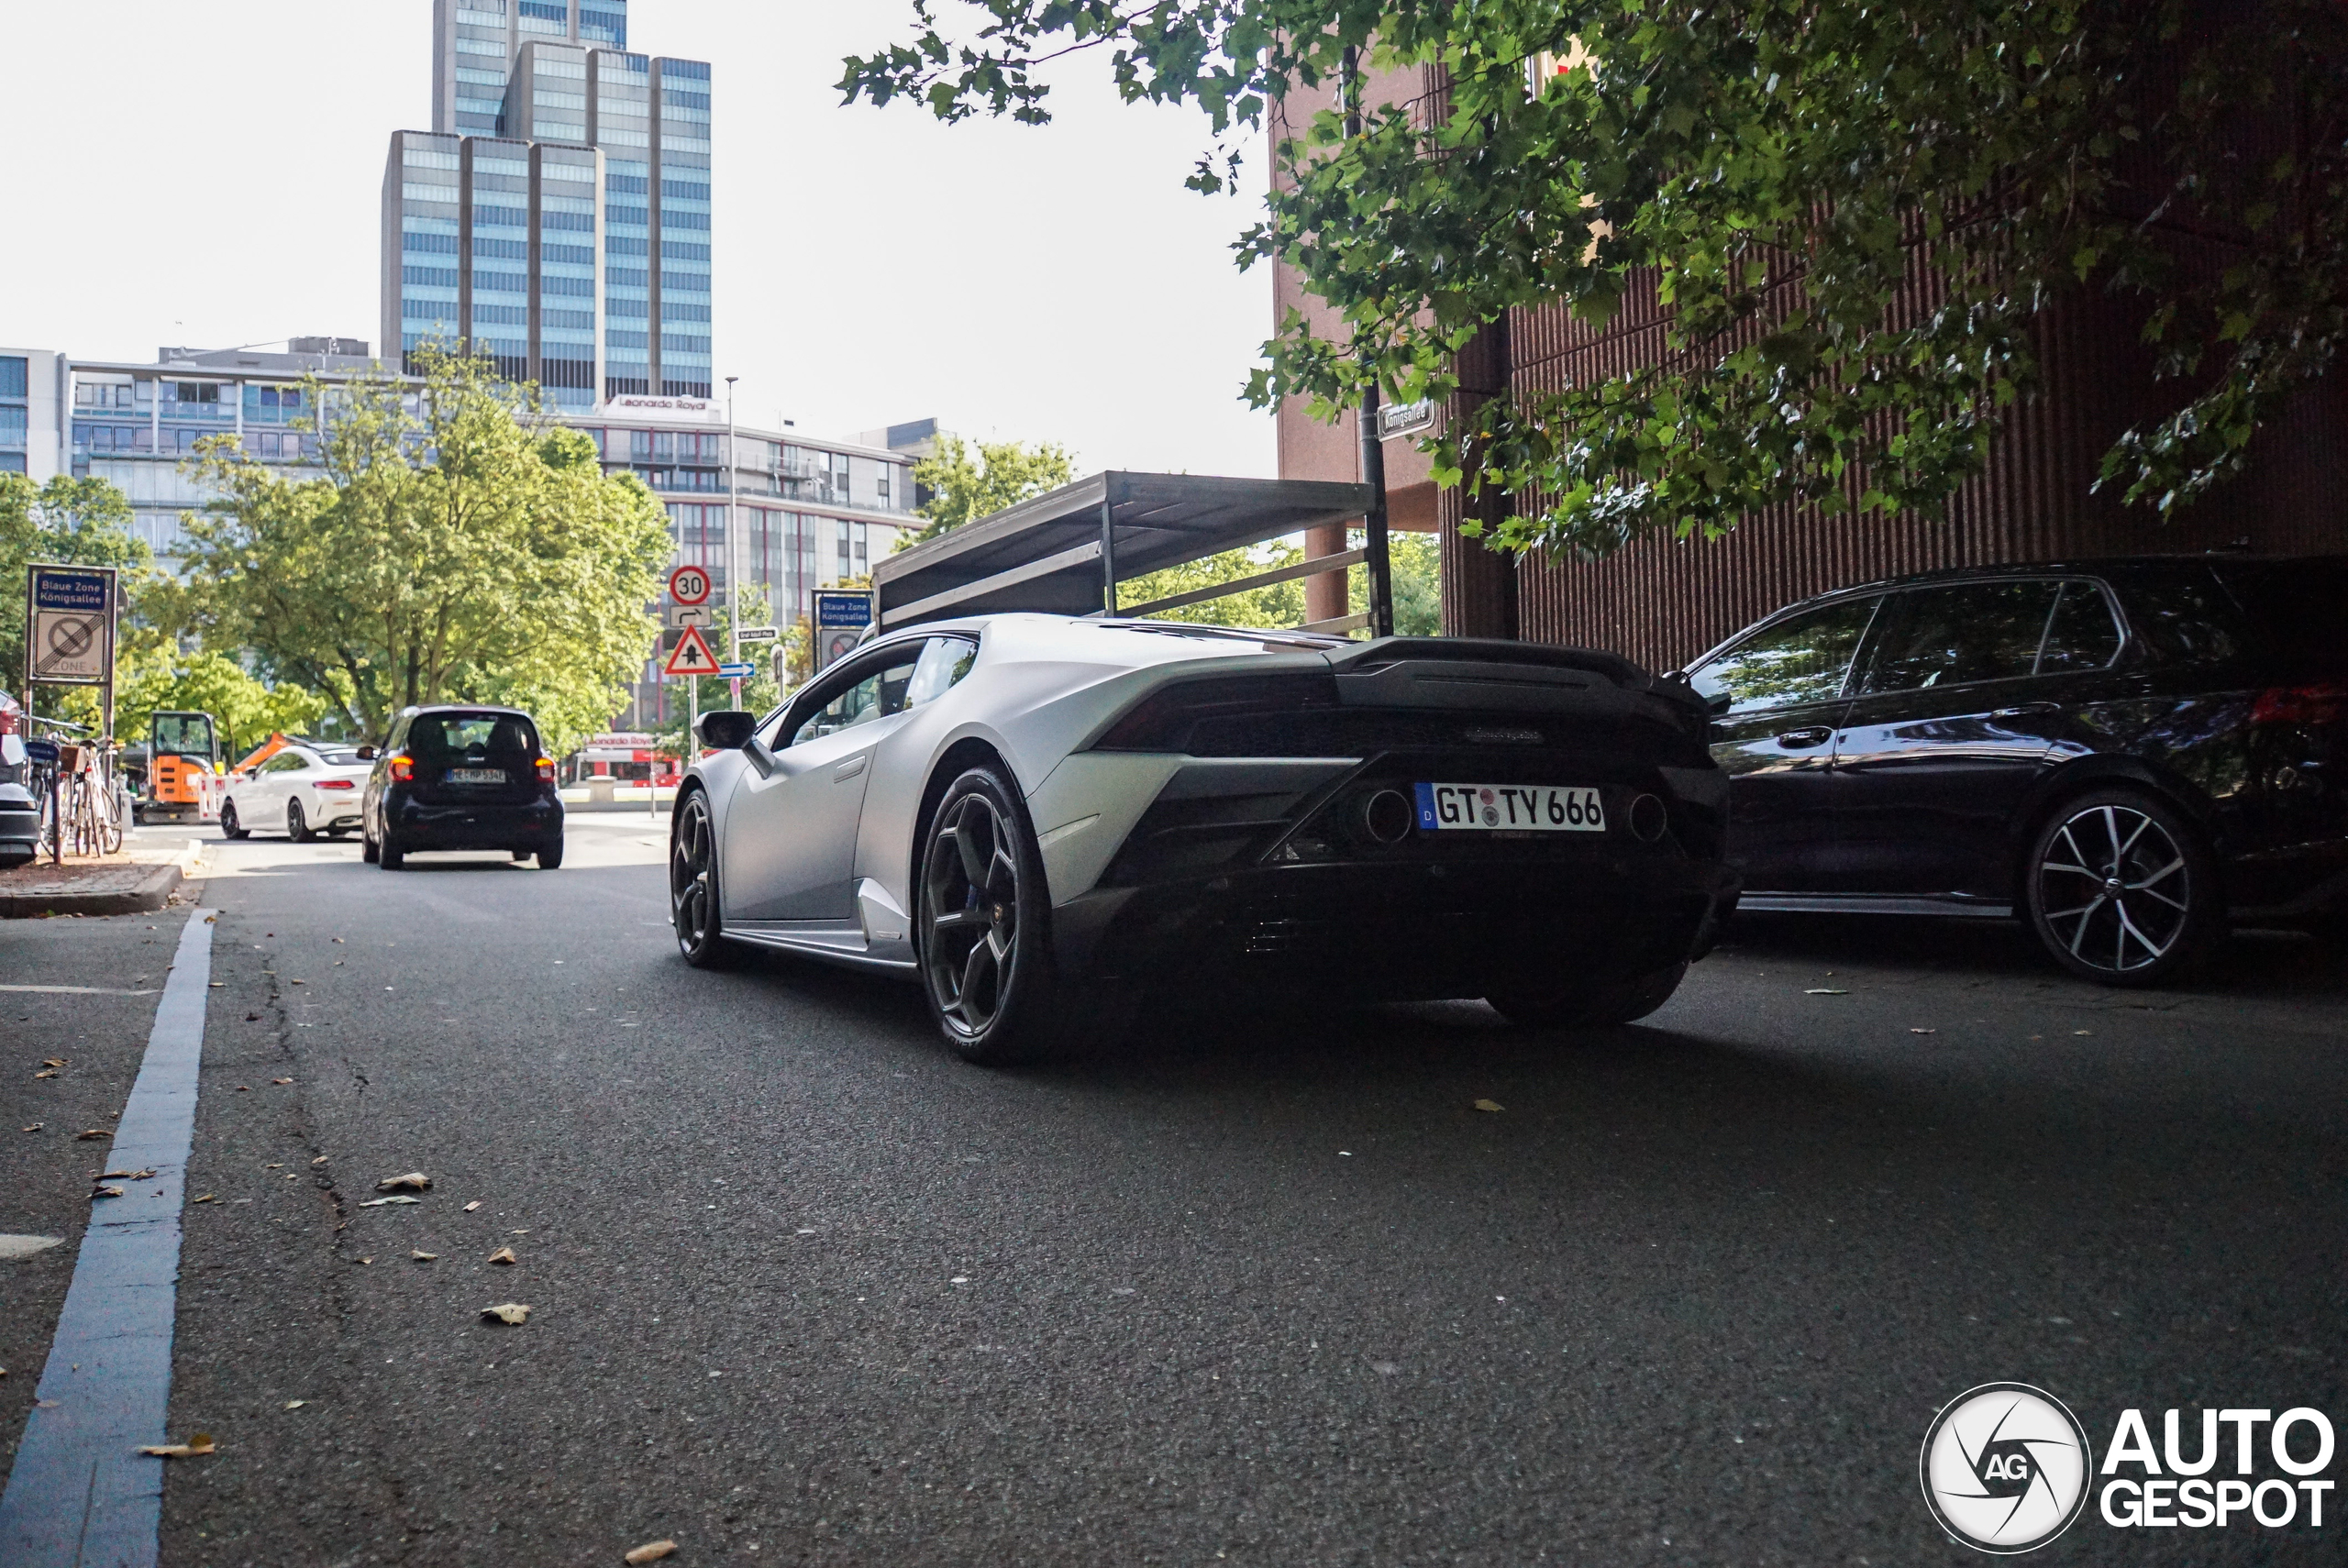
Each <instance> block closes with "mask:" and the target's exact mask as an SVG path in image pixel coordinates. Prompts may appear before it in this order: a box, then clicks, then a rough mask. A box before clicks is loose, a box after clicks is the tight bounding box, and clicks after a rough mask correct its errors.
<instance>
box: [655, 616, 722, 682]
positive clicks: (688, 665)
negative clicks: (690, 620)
mask: <svg viewBox="0 0 2348 1568" xmlns="http://www.w3.org/2000/svg"><path fill="white" fill-rule="evenodd" d="M663 668H664V673H666V674H669V675H715V674H716V673H717V671H718V663H717V656H716V655H715V654H714V653H711V652H710V651H709V644H708V643H707V642H706V641H705V640H703V637H702V635H701V628H700V627H699V626H687V627H686V628H685V631H684V635H682V636H681V637H679V638H678V639H677V651H676V652H675V653H672V654H670V656H669V662H668V664H667V665H666V666H665V667H663Z"/></svg>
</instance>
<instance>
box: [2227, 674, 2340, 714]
mask: <svg viewBox="0 0 2348 1568" xmlns="http://www.w3.org/2000/svg"><path fill="white" fill-rule="evenodd" d="M2343 705H2348V685H2342V683H2340V682H2339V681H2336V680H2334V681H2326V682H2325V683H2324V684H2322V685H2320V686H2270V687H2268V688H2267V689H2266V690H2264V691H2262V692H2260V693H2259V694H2258V701H2256V702H2254V703H2253V704H2251V709H2250V722H2251V723H2254V724H2333V723H2339V722H2340V715H2341V712H2342V708H2343Z"/></svg>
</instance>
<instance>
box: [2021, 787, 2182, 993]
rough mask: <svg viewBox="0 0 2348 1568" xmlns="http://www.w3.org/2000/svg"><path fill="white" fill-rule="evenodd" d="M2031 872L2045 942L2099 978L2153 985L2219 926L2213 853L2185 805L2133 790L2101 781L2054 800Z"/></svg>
mask: <svg viewBox="0 0 2348 1568" xmlns="http://www.w3.org/2000/svg"><path fill="white" fill-rule="evenodd" d="M2026 878H2027V880H2026V882H2025V884H2024V893H2025V898H2026V901H2027V903H2028V905H2029V910H2030V923H2031V928H2032V930H2033V931H2034V932H2036V933H2037V935H2038V940H2039V942H2040V944H2042V945H2043V946H2044V947H2045V949H2046V951H2047V953H2048V954H2049V955H2051V956H2053V958H2054V961H2055V962H2056V963H2058V964H2060V965H2062V966H2063V967H2065V968H2066V969H2068V970H2069V971H2070V972H2071V973H2072V974H2074V975H2077V976H2079V977H2081V978H2083V979H2088V980H2095V981H2098V982H2099V983H2101V984H2103V985H2107V986H2149V985H2157V984H2159V983H2160V982H2162V981H2163V980H2165V979H2168V978H2169V977H2172V976H2174V975H2176V973H2178V972H2179V971H2180V970H2183V969H2186V968H2187V967H2189V966H2192V965H2193V964H2194V963H2195V962H2196V961H2198V959H2200V958H2201V957H2202V956H2203V955H2205V954H2206V953H2207V952H2208V951H2209V948H2210V944H2211V943H2212V942H2213V941H2214V940H2215V938H2216V937H2217V936H2218V935H2219V933H2221V930H2222V929H2223V923H2224V922H2223V910H2222V908H2221V890H2220V888H2219V878H2218V867H2217V858H2216V856H2213V855H2212V854H2211V853H2210V849H2209V847H2208V845H2207V844H2206V843H2205V842H2204V841H2203V839H2202V836H2201V834H2200V833H2199V832H2198V831H2197V830H2196V829H2195V827H2194V826H2193V824H2192V823H2189V822H2187V820H2186V818H2185V817H2184V815H2183V814H2182V813H2180V812H2176V811H2175V810H2173V809H2171V808H2170V807H2169V806H2167V805H2165V803H2163V802H2162V801H2158V800H2156V799H2154V797H2153V796H2151V795H2148V794H2143V793H2141V792H2139V791H2137V790H2124V789H2123V790H2096V791H2094V792H2093V793H2090V794H2088V795H2083V796H2081V797H2080V798H2078V799H2077V800H2076V801H2067V802H2066V803H2065V804H2064V805H2062V806H2060V807H2058V808H2056V810H2055V811H2054V813H2053V814H2052V815H2051V816H2049V817H2048V818H2047V821H2046V823H2045V825H2044V826H2043V828H2041V829H2040V830H2039V834H2038V838H2037V842H2036V843H2035V844H2033V845H2032V847H2031V854H2030V862H2029V865H2028V867H2027V868H2026Z"/></svg>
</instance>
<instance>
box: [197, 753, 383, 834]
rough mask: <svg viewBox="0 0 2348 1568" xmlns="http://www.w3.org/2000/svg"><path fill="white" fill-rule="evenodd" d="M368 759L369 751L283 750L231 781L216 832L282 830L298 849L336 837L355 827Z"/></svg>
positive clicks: (357, 823)
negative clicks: (319, 838) (322, 836)
mask: <svg viewBox="0 0 2348 1568" xmlns="http://www.w3.org/2000/svg"><path fill="white" fill-rule="evenodd" d="M362 752H364V753H366V754H367V755H365V756H362V755H361V754H362ZM371 755H372V748H369V747H358V748H354V747H349V746H319V745H291V746H287V747H286V748H285V749H284V750H282V751H281V752H279V753H278V754H277V755H276V756H272V757H271V758H270V759H269V760H268V761H267V762H264V763H262V764H261V765H260V767H256V768H255V769H253V770H252V772H250V773H249V774H242V775H239V776H238V777H237V778H233V779H231V780H229V783H228V796H227V800H225V801H222V802H221V803H220V831H221V832H222V833H224V834H227V835H228V836H229V837H230V838H245V837H248V836H249V835H250V834H252V832H253V831H254V830H255V829H257V828H258V829H260V830H262V831H264V832H275V831H277V830H279V829H282V830H283V831H284V834H285V836H286V837H288V838H290V839H293V840H294V842H295V843H297V844H307V843H309V842H310V841H311V840H312V839H314V838H316V837H317V836H318V835H319V834H332V835H334V836H335V837H338V838H339V837H340V836H341V835H343V834H347V833H349V832H350V831H351V830H353V829H354V828H356V827H358V825H359V798H360V794H361V793H362V792H363V791H364V790H366V788H367V774H368V771H369V769H370V767H371V763H370V761H369V760H368V757H369V756H371Z"/></svg>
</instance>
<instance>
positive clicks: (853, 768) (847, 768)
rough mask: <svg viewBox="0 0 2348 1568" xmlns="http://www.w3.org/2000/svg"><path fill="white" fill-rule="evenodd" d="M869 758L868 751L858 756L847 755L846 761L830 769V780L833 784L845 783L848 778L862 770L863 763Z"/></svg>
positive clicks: (870, 757)
mask: <svg viewBox="0 0 2348 1568" xmlns="http://www.w3.org/2000/svg"><path fill="white" fill-rule="evenodd" d="M871 760H872V754H871V753H870V752H869V751H868V752H864V753H862V754H860V755H858V756H851V757H849V758H848V759H847V761H846V762H843V763H841V764H840V765H839V766H838V767H835V768H833V769H832V782H833V783H835V784H845V783H847V781H848V780H849V779H851V778H855V777H856V776H857V775H858V774H859V773H861V772H863V771H864V765H865V764H866V763H867V762H869V761H871Z"/></svg>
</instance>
